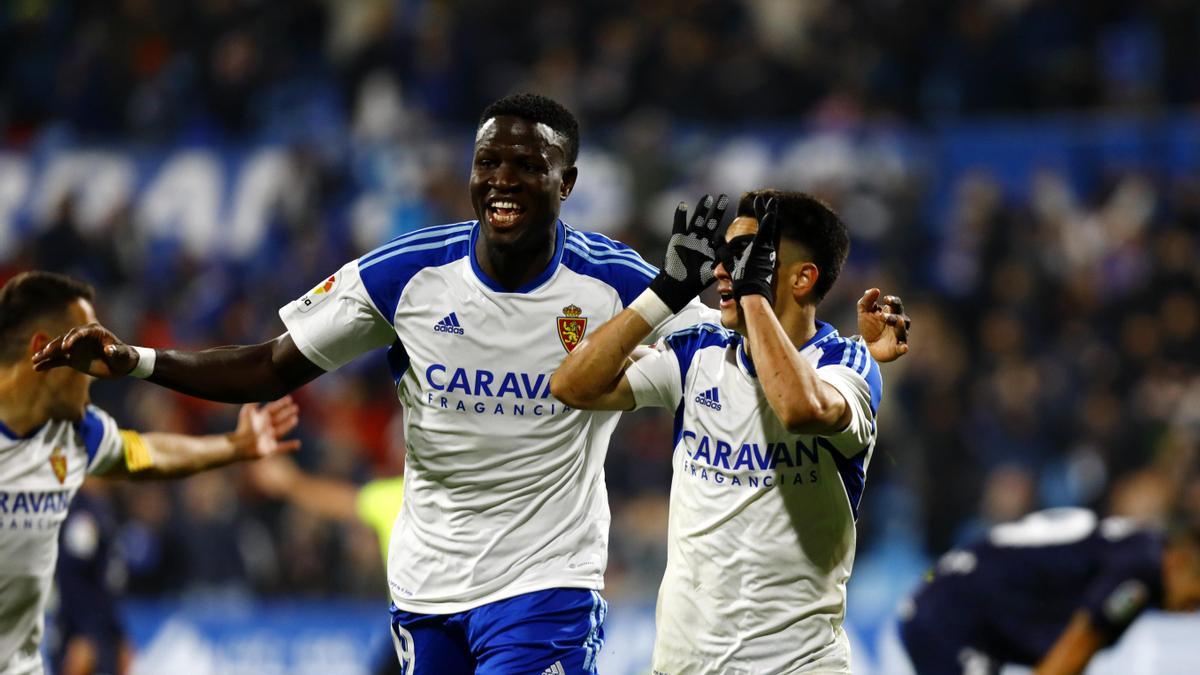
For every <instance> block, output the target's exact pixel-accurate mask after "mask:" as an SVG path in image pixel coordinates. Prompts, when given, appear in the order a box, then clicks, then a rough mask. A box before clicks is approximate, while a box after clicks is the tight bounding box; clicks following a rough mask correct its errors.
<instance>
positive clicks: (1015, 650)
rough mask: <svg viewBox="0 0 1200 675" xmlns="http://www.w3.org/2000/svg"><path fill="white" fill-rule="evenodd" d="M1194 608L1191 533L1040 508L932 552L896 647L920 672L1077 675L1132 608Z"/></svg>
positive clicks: (1198, 541) (1198, 590)
mask: <svg viewBox="0 0 1200 675" xmlns="http://www.w3.org/2000/svg"><path fill="white" fill-rule="evenodd" d="M1197 607H1200V533H1196V532H1194V531H1177V532H1171V533H1169V534H1168V533H1163V532H1159V531H1155V530H1148V529H1144V528H1140V527H1139V526H1138V525H1136V524H1135V523H1134V522H1133V521H1131V520H1127V519H1118V518H1108V519H1104V520H1101V519H1099V518H1097V517H1096V515H1095V514H1093V513H1092V512H1091V511H1087V510H1084V509H1074V508H1070V509H1051V510H1048V511H1041V512H1038V513H1034V514H1031V515H1029V516H1027V517H1025V518H1024V519H1022V520H1020V521H1017V522H1015V523H1008V524H1004V525H998V526H996V527H994V528H992V529H991V530H990V531H989V532H988V534H987V536H986V537H984V538H983V539H981V540H979V541H976V542H974V543H972V544H970V545H968V546H965V547H963V548H959V549H955V550H952V551H950V552H949V553H946V554H945V555H943V556H942V557H941V559H940V560H938V563H937V566H936V567H935V568H934V570H933V571H932V572H931V577H930V579H929V580H928V581H927V582H926V583H925V584H924V585H922V586H921V588H920V589H919V590H918V591H917V592H916V594H915V595H914V596H913V598H912V599H911V600H910V601H908V602H906V603H905V605H904V606H903V607H902V608H901V616H900V627H899V628H900V640H901V642H902V643H903V645H904V649H905V651H907V652H908V656H909V658H910V660H911V665H912V666H913V668H915V670H916V672H917V673H920V675H975V674H976V673H978V674H980V675H984V674H987V673H996V672H999V668H1000V666H1001V665H1002V664H1005V663H1015V664H1025V665H1030V666H1035V670H1034V672H1035V673H1036V674H1037V675H1059V674H1065V673H1079V672H1082V671H1083V669H1084V668H1085V667H1086V666H1087V663H1088V661H1090V660H1091V658H1092V656H1093V655H1094V654H1095V653H1096V652H1097V651H1099V650H1100V649H1102V648H1104V647H1106V646H1108V645H1111V644H1113V643H1115V642H1116V641H1117V640H1118V639H1119V638H1120V637H1121V635H1122V634H1123V633H1124V632H1125V630H1126V629H1127V628H1128V627H1129V625H1130V624H1131V623H1132V622H1133V620H1134V619H1136V618H1137V617H1138V615H1140V614H1141V613H1142V611H1143V610H1146V609H1152V608H1153V609H1161V610H1166V611H1190V610H1194V609H1196V608H1197ZM893 670H895V668H893V669H891V670H888V671H887V672H889V673H890V672H892V671H893ZM1198 672H1200V670H1198Z"/></svg>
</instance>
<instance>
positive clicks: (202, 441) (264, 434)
mask: <svg viewBox="0 0 1200 675" xmlns="http://www.w3.org/2000/svg"><path fill="white" fill-rule="evenodd" d="M298 421H299V408H297V406H296V404H295V403H294V402H293V401H292V399H291V397H284V398H282V399H279V400H278V401H273V402H271V403H268V404H266V405H264V406H261V407H260V406H257V405H254V404H247V405H244V406H242V409H241V410H240V411H239V413H238V424H237V428H235V429H234V430H233V431H231V432H230V433H227V434H214V435H210V436H189V435H185V434H171V433H160V432H150V433H145V434H139V433H136V432H131V431H122V432H121V440H122V441H123V443H124V446H125V461H124V462H117V463H116V464H115V465H114V466H113V467H112V468H111V469H110V470H108V471H104V472H102V474H101V475H104V476H107V477H110V478H131V477H133V478H173V477H179V476H187V475H190V474H193V473H196V472H198V471H204V470H205V469H212V468H216V467H218V466H223V465H225V464H229V463H231V462H237V461H241V460H248V459H260V458H263V457H271V456H273V455H279V454H283V453H287V452H292V451H294V450H296V449H297V448H299V447H300V441H298V440H290V441H285V440H283V437H284V436H285V435H287V434H288V432H290V431H291V430H292V429H295V428H296V424H297V422H298Z"/></svg>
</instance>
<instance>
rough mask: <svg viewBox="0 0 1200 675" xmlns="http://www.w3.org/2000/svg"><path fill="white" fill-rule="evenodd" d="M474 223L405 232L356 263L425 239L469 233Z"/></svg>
mask: <svg viewBox="0 0 1200 675" xmlns="http://www.w3.org/2000/svg"><path fill="white" fill-rule="evenodd" d="M474 222H475V221H466V222H462V223H451V224H448V225H434V226H432V227H422V228H421V229H419V230H413V231H412V232H405V233H404V234H402V235H400V236H398V237H396V238H394V239H392V240H391V241H389V242H387V243H386V244H383V245H382V246H379V247H377V248H375V249H374V250H372V251H370V252H369V253H367V254H365V255H363V256H362V257H361V258H359V259H358V262H359V264H363V263H367V262H370V261H371V259H373V258H376V257H378V256H380V255H382V254H384V253H387V252H388V251H390V250H392V249H394V248H397V247H400V246H406V245H408V244H412V243H415V242H418V241H425V240H427V239H436V238H437V237H440V236H446V237H449V236H453V235H455V234H457V233H458V231H459V230H462V231H464V232H466V231H470V229H471V228H472V227H473V226H474Z"/></svg>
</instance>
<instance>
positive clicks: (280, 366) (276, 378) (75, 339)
mask: <svg viewBox="0 0 1200 675" xmlns="http://www.w3.org/2000/svg"><path fill="white" fill-rule="evenodd" d="M141 358H142V357H141V356H140V355H139V353H138V351H137V350H135V349H134V348H133V347H131V346H130V345H127V344H125V343H124V342H122V341H121V340H120V339H118V338H117V336H116V335H114V334H113V333H112V332H111V331H109V330H108V329H107V328H105V327H104V326H101V325H100V324H95V323H93V324H88V325H86V326H78V327H76V328H73V329H71V330H70V331H68V332H67V333H66V334H64V335H61V336H59V337H57V338H55V339H54V340H51V341H50V343H49V344H47V345H46V346H45V347H44V348H43V349H42V350H41V351H40V352H38V353H37V354H35V355H34V356H33V364H34V369H35V370H37V371H44V370H49V369H51V368H57V367H60V366H68V367H71V368H74V369H75V370H78V371H80V372H84V373H87V374H89V375H92V376H93V377H121V376H124V375H128V374H130V373H131V372H132V371H133V369H134V367H135V366H137V365H138V363H139V361H140V359H141ZM324 372H325V371H323V370H322V369H321V368H320V367H318V366H317V365H316V364H314V363H313V362H311V361H309V360H308V358H306V357H305V356H304V355H303V354H302V353H300V350H299V349H298V348H297V347H296V343H295V342H294V341H293V340H292V337H291V335H289V334H288V333H284V334H282V335H280V336H279V337H277V338H275V339H274V340H271V341H270V342H263V343H261V344H257V345H238V346H231V347H217V348H215V349H207V350H204V351H199V352H186V351H177V350H173V349H165V350H157V352H156V353H155V362H154V370H153V373H152V374H151V375H150V376H149V377H147V378H146V379H148V380H149V381H151V382H154V383H155V384H159V385H162V386H164V387H167V388H170V389H174V390H175V391H178V392H181V393H184V394H187V395H189V396H195V397H198V398H204V399H208V400H210V401H220V402H223V403H249V402H254V401H269V400H272V399H276V398H279V397H280V396H283V395H285V394H287V393H289V392H291V391H293V390H295V389H296V388H298V387H300V386H302V385H304V384H306V383H308V382H311V381H312V380H313V379H315V378H316V377H317V376H318V375H321V374H322V373H324Z"/></svg>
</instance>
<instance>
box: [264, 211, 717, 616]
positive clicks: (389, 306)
mask: <svg viewBox="0 0 1200 675" xmlns="http://www.w3.org/2000/svg"><path fill="white" fill-rule="evenodd" d="M477 237H478V224H477V223H476V222H475V221H471V222H465V223H458V224H453V225H442V226H437V227H430V228H426V229H422V230H418V231H415V232H412V233H409V234H407V235H404V236H401V237H398V238H396V239H394V240H392V241H391V242H389V243H388V244H385V245H384V246H381V247H380V248H378V249H376V250H374V251H372V252H370V253H368V254H367V255H365V256H363V257H362V258H359V259H358V260H356V261H352V262H350V263H348V264H347V265H345V266H344V267H342V269H341V270H339V271H338V272H337V273H336V274H334V275H333V276H331V277H329V278H328V279H327V280H325V281H324V282H322V283H321V284H320V285H319V286H317V287H316V288H314V289H313V290H312V291H310V292H309V293H307V294H306V295H304V296H303V297H301V298H300V299H299V300H296V301H294V302H292V303H289V304H288V305H286V306H285V307H283V308H282V309H281V310H280V316H281V317H282V318H283V321H284V323H285V324H286V325H287V328H288V330H289V331H290V333H291V335H292V338H293V339H294V340H295V341H296V344H297V345H298V346H299V348H300V350H301V351H302V352H303V353H304V354H305V356H307V357H308V358H309V359H310V360H312V361H313V362H314V363H316V364H317V365H319V366H321V367H322V368H324V369H326V370H333V369H334V368H337V367H339V366H341V365H343V364H344V363H346V362H348V361H349V360H350V359H352V358H354V357H355V356H356V355H358V354H360V353H362V352H364V351H366V350H369V349H373V348H377V347H383V346H389V345H390V349H389V351H388V359H389V362H390V364H391V368H392V373H393V376H394V378H395V380H396V386H397V393H398V395H399V398H400V401H401V402H402V403H403V404H404V407H405V441H406V443H407V445H408V458H407V463H406V466H405V485H404V489H405V491H404V505H403V507H402V508H401V512H400V515H399V516H398V518H397V521H396V526H395V528H394V529H393V531H392V543H391V546H390V549H391V550H390V552H389V560H388V581H389V587H390V590H391V595H392V599H393V601H394V602H395V604H396V606H397V607H399V608H400V609H402V610H405V611H410V612H419V613H430V614H447V613H454V612H461V611H466V610H468V609H471V608H473V607H477V606H479V605H483V604H486V603H489V602H493V601H496V600H501V599H503V598H507V597H512V596H515V595H519V594H522V593H528V592H532V591H537V590H543V589H547V588H556V587H571V588H591V589H600V588H602V587H603V574H604V568H605V565H606V563H607V548H608V525H609V511H608V497H607V494H606V489H605V486H604V480H603V479H604V456H605V453H606V451H607V446H608V439H609V436H610V435H611V434H612V431H613V428H614V427H615V425H616V423H617V418H618V416H619V415H618V413H612V412H585V411H579V410H572V409H570V408H567V407H565V406H563V405H562V404H561V403H559V402H558V401H556V400H555V399H554V398H552V397H551V396H550V375H551V374H552V373H553V372H554V370H555V369H556V368H557V367H558V365H559V363H560V362H561V361H562V360H563V358H564V357H565V356H566V355H567V353H568V351H570V350H571V349H573V348H574V347H575V345H577V344H579V342H580V340H581V339H582V338H583V336H584V335H586V334H587V331H589V330H592V329H594V328H595V327H596V326H598V325H600V324H602V323H604V322H605V321H607V320H608V319H610V318H612V317H613V316H614V315H616V314H617V313H618V312H620V311H621V310H622V309H623V308H624V307H625V305H627V304H628V303H629V302H631V301H632V300H633V299H634V298H635V297H637V295H638V294H640V293H641V292H642V291H643V290H645V288H646V286H647V285H648V284H649V282H650V280H651V279H652V278H653V277H654V275H655V274H656V273H657V271H656V270H655V269H654V268H653V267H651V266H650V265H648V264H646V263H645V262H644V261H643V260H642V259H641V257H640V256H638V255H637V253H635V252H634V251H633V250H632V249H630V248H628V247H627V246H625V245H623V244H619V243H617V242H614V241H612V240H610V239H608V238H607V237H604V236H602V235H598V234H590V233H584V232H579V231H577V230H574V229H572V228H570V227H569V226H567V225H565V224H563V223H561V222H560V223H559V224H558V233H557V237H556V241H557V247H556V250H555V253H554V257H553V258H552V259H551V261H550V263H549V264H548V265H547V266H546V269H545V270H543V272H542V273H541V274H540V275H538V277H537V278H536V279H534V280H533V281H531V282H530V283H528V284H526V286H525V287H523V288H519V289H517V290H515V291H512V292H508V291H505V290H504V289H502V288H501V287H499V286H498V285H497V284H496V283H495V282H494V281H493V280H491V279H489V278H488V277H487V275H486V274H485V273H484V272H483V270H482V269H480V267H479V265H478V263H477V262H476V260H475V257H474V255H473V254H472V252H473V251H474V249H475V243H476V238H477ZM711 315H712V310H709V309H707V308H704V307H703V306H702V305H700V304H699V303H698V302H697V303H694V304H693V305H692V306H690V308H689V309H687V310H685V311H684V312H683V313H681V315H680V316H679V317H677V318H676V319H675V321H674V322H673V323H669V324H668V325H666V326H664V327H663V328H662V329H660V331H659V335H662V334H665V333H667V332H669V331H670V330H673V329H674V328H676V327H679V326H681V325H689V324H691V323H696V322H697V321H699V320H701V318H702V317H706V316H711ZM657 337H658V335H656V336H652V339H657Z"/></svg>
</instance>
